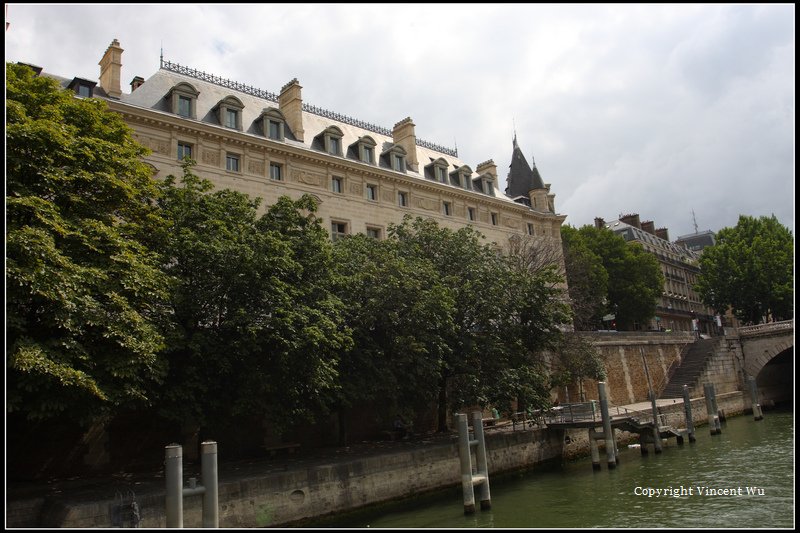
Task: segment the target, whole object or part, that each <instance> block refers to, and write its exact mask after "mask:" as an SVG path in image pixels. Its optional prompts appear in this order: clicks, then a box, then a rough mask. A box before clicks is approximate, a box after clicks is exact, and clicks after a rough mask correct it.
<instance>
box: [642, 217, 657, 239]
mask: <svg viewBox="0 0 800 533" xmlns="http://www.w3.org/2000/svg"><path fill="white" fill-rule="evenodd" d="M642 231H646V232H647V233H649V234H650V235H655V234H656V223H655V222H653V221H652V220H646V221H644V222H642Z"/></svg>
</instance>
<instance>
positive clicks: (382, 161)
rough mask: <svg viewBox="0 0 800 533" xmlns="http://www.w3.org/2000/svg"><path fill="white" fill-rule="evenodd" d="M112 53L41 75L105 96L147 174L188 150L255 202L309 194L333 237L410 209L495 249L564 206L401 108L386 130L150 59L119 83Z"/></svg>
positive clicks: (81, 92) (167, 168)
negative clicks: (505, 183)
mask: <svg viewBox="0 0 800 533" xmlns="http://www.w3.org/2000/svg"><path fill="white" fill-rule="evenodd" d="M122 53H123V49H122V48H121V46H120V43H119V42H118V41H117V40H116V39H115V40H114V41H113V42H112V43H111V45H110V46H109V47H108V49H107V50H106V51H105V53H104V54H103V56H102V59H101V60H100V63H99V65H100V78H99V83H97V82H94V81H91V80H86V79H82V78H60V77H57V76H51V75H50V74H47V73H43V75H48V76H51V77H54V78H56V79H58V80H59V81H60V82H61V84H62V86H63V87H65V88H70V89H72V90H74V91H75V93H76V95H77V96H79V97H95V98H101V99H104V100H106V101H107V102H108V106H109V108H110V109H111V110H112V111H114V112H117V113H119V114H121V115H122V117H123V118H124V120H125V122H126V123H127V124H128V125H129V126H130V127H131V128H132V129H133V131H134V136H135V138H136V139H137V140H138V141H139V142H140V143H142V144H144V145H145V146H147V147H149V148H150V149H151V150H152V154H150V155H149V156H147V157H146V161H147V162H148V163H149V164H151V165H152V167H153V172H154V176H155V177H156V178H163V177H165V176H167V175H170V174H173V175H175V176H180V175H181V174H182V169H181V162H182V160H183V158H184V157H185V156H189V157H190V158H192V159H194V160H195V161H196V162H197V165H196V166H195V167H194V170H193V171H194V172H195V173H196V174H197V175H199V176H201V177H203V178H207V179H209V180H210V181H211V182H212V183H213V184H214V185H215V186H216V187H217V188H230V189H233V190H237V191H240V192H243V193H247V194H248V195H250V196H251V197H260V198H262V199H263V201H262V204H261V205H262V207H261V208H262V209H265V208H266V207H267V206H269V205H271V204H273V203H274V202H275V201H276V200H277V199H278V198H279V197H280V196H281V195H288V196H289V197H291V198H293V199H297V198H299V197H300V196H301V195H303V194H306V193H308V194H312V195H313V196H315V197H316V198H317V200H318V201H319V211H318V213H317V215H318V216H319V217H320V218H322V219H323V223H324V224H325V225H326V227H328V228H329V229H330V232H331V237H332V238H333V239H336V238H338V237H340V236H342V235H348V234H353V233H365V234H367V235H369V236H371V237H375V238H379V239H380V238H384V237H385V236H386V231H387V228H388V226H389V224H392V223H399V222H401V221H402V219H403V217H404V215H411V216H414V217H416V216H420V217H426V218H433V219H435V220H436V221H437V222H438V223H439V224H440V225H441V226H444V227H449V228H451V229H458V228H460V227H464V226H466V225H471V226H473V227H474V228H475V229H476V230H478V231H480V232H481V233H482V234H484V235H485V236H486V237H487V242H489V243H494V244H495V245H496V246H497V247H498V248H504V247H505V245H506V244H507V243H508V239H509V237H511V236H512V235H523V236H524V235H528V236H532V237H534V238H536V239H542V240H544V241H546V242H547V243H549V244H553V243H557V244H560V239H561V235H560V228H561V224H562V223H563V221H564V219H565V218H566V215H560V214H557V213H556V212H555V205H554V196H555V195H553V194H550V186H549V184H548V185H544V183H543V182H542V180H541V178H540V177H539V174H538V171H537V172H536V173H535V176H536V179H527V180H524V179H522V178H518V177H517V174H515V173H513V177H512V176H511V175H510V182H511V183H512V184H513V186H512V187H511V189H512V190H511V191H510V193H509V194H510V195H513V196H510V195H506V194H503V192H501V191H499V190H498V172H497V166H496V165H495V163H494V162H493V161H492V160H491V159H488V160H486V161H483V162H481V163H478V164H477V165H476V166H475V168H474V170H473V168H472V167H470V166H469V165H468V164H467V163H465V162H464V161H462V160H461V159H459V157H458V153H457V151H456V150H453V149H448V148H445V147H442V146H439V145H436V144H433V143H430V142H427V141H424V140H422V139H420V138H418V137H417V132H416V129H415V124H414V122H413V121H412V120H411V118H405V119H402V120H400V121H398V122H397V123H396V124H395V125H394V127H393V128H392V129H387V128H383V127H380V126H376V125H374V124H370V123H367V122H363V121H361V120H356V119H353V118H350V117H347V116H344V115H341V114H339V113H335V112H331V111H327V110H325V109H322V108H319V107H316V106H313V105H310V104H308V103H306V102H304V101H303V97H302V87H301V85H300V82H299V81H298V80H297V79H293V80H291V81H289V82H288V83H286V84H285V85H284V86H283V87H282V88H281V90H280V91H279V92H278V93H271V92H268V91H265V90H261V89H257V88H254V87H251V86H247V85H244V84H241V83H238V82H234V81H231V80H227V79H223V78H220V77H217V76H214V75H212V74H208V73H205V72H201V71H198V70H195V69H191V68H187V67H184V66H181V65H178V64H175V63H172V62H169V61H165V60H163V58H162V60H161V66H160V69H159V70H158V71H157V72H156V73H155V74H153V75H152V76H150V77H149V78H147V79H144V78H143V77H141V76H135V77H134V78H133V80H132V82H131V84H130V92H123V91H122V87H121V79H122V75H121V69H122ZM32 68H34V69H35V70H37V69H38V70H37V72H40V71H41V69H40V68H38V67H33V66H32ZM518 150H519V148H518V146H517V142H516V137H515V138H514V154H515V155H516V154H517V152H518ZM519 153H520V154H521V152H519ZM523 160H524V157H523ZM525 165H527V163H525ZM511 166H512V171H513V170H515V169H516V168H517V166H515V163H512V165H511ZM529 171H530V169H529ZM512 180H513V181H512ZM558 248H559V249H560V246H558Z"/></svg>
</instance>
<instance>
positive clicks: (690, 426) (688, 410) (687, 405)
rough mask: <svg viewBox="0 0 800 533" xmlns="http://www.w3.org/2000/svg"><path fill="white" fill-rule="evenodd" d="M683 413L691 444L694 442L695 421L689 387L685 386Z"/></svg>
mask: <svg viewBox="0 0 800 533" xmlns="http://www.w3.org/2000/svg"><path fill="white" fill-rule="evenodd" d="M683 412H684V413H685V414H686V433H688V434H689V442H694V441H695V440H697V439H695V436H694V419H693V418H692V400H691V398H689V385H684V386H683Z"/></svg>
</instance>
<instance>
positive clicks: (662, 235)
mask: <svg viewBox="0 0 800 533" xmlns="http://www.w3.org/2000/svg"><path fill="white" fill-rule="evenodd" d="M656 237H658V238H659V239H664V240H665V241H669V231H668V230H667V228H658V229H657V230H656Z"/></svg>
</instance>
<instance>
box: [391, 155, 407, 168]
mask: <svg viewBox="0 0 800 533" xmlns="http://www.w3.org/2000/svg"><path fill="white" fill-rule="evenodd" d="M393 161H394V169H395V170H397V171H398V172H405V168H406V166H405V161H404V160H403V156H401V155H395V156H394V159H393Z"/></svg>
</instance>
